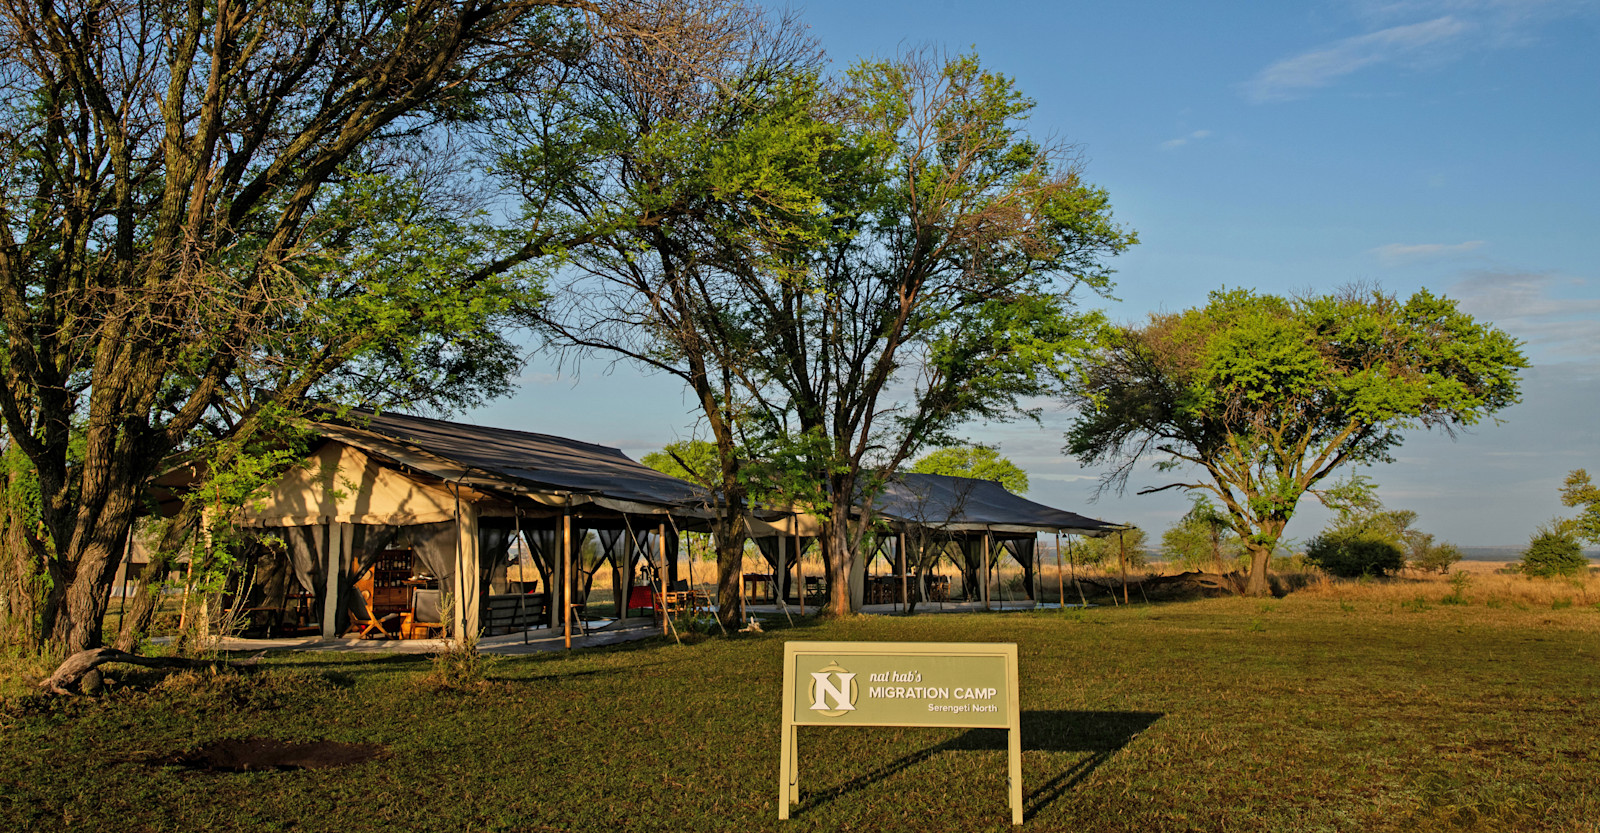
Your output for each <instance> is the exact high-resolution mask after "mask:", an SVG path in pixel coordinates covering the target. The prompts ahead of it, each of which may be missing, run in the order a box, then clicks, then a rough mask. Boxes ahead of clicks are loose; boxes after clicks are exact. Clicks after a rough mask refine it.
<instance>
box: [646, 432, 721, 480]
mask: <svg viewBox="0 0 1600 833" xmlns="http://www.w3.org/2000/svg"><path fill="white" fill-rule="evenodd" d="M639 462H641V463H643V464H645V465H647V466H649V467H650V468H653V469H655V470H656V471H659V472H661V473H662V474H668V475H671V476H673V477H676V478H679V479H681V480H687V481H689V482H690V483H700V484H703V485H706V484H714V483H716V482H718V481H719V480H720V474H721V471H722V463H721V461H720V458H719V456H718V455H717V447H716V446H715V445H714V444H712V443H708V442H706V441H705V440H678V441H677V442H672V443H667V445H666V446H664V447H663V448H662V449H661V450H660V451H652V452H650V453H649V454H646V455H644V456H643V457H640V458H639Z"/></svg>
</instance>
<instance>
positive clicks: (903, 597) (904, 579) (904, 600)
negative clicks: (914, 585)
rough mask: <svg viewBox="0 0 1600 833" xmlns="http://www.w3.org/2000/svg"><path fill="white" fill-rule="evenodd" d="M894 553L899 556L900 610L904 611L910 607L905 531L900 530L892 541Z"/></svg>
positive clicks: (909, 579) (909, 580) (909, 578)
mask: <svg viewBox="0 0 1600 833" xmlns="http://www.w3.org/2000/svg"><path fill="white" fill-rule="evenodd" d="M894 552H895V555H897V556H899V557H900V612H901V613H905V612H906V611H908V610H910V609H911V577H910V576H909V575H907V573H909V572H910V571H909V570H908V569H906V531H905V530H903V529H902V530H900V537H899V538H897V539H896V540H895V542H894Z"/></svg>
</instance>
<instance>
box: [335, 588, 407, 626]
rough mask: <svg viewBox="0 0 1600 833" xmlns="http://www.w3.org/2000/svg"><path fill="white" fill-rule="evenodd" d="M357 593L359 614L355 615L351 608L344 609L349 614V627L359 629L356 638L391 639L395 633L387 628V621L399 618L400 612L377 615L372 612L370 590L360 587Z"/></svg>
mask: <svg viewBox="0 0 1600 833" xmlns="http://www.w3.org/2000/svg"><path fill="white" fill-rule="evenodd" d="M357 594H358V596H359V598H360V599H361V610H362V613H361V615H359V616H358V615H356V612H355V611H353V610H346V611H345V612H346V613H347V614H349V615H350V626H351V628H352V629H354V628H360V629H361V633H360V634H358V635H357V638H359V639H367V638H372V639H393V638H394V637H395V636H396V634H395V633H394V632H393V631H390V630H389V623H390V622H393V621H395V620H397V619H399V618H400V617H401V615H402V614H399V613H387V614H384V615H383V616H377V615H375V614H374V613H373V612H372V593H371V591H369V590H367V589H366V588H361V589H360V590H359V591H357Z"/></svg>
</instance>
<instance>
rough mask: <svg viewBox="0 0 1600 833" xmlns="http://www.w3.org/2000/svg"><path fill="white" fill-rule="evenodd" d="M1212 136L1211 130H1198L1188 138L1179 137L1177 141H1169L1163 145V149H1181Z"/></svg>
mask: <svg viewBox="0 0 1600 833" xmlns="http://www.w3.org/2000/svg"><path fill="white" fill-rule="evenodd" d="M1210 136H1211V131H1209V130H1196V131H1194V132H1193V133H1190V134H1189V135H1187V136H1179V137H1178V138H1176V139H1168V140H1166V141H1165V142H1162V143H1161V147H1163V148H1165V149H1167V150H1172V149H1173V148H1181V147H1183V146H1184V145H1187V144H1189V143H1190V142H1198V141H1200V140H1201V139H1206V138H1209V137H1210Z"/></svg>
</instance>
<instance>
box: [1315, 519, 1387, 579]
mask: <svg viewBox="0 0 1600 833" xmlns="http://www.w3.org/2000/svg"><path fill="white" fill-rule="evenodd" d="M1306 561H1308V562H1310V563H1312V564H1315V565H1316V566H1318V567H1321V568H1322V569H1323V570H1326V571H1327V572H1329V573H1331V574H1333V575H1336V576H1339V577H1341V578H1356V577H1358V576H1382V575H1388V574H1389V573H1392V572H1394V571H1396V570H1399V569H1401V568H1403V567H1405V566H1406V556H1405V552H1404V551H1402V550H1401V549H1400V546H1399V545H1398V544H1396V543H1395V542H1394V541H1393V540H1391V539H1390V538H1389V537H1387V536H1385V535H1382V534H1380V533H1378V532H1374V531H1372V530H1354V531H1352V530H1340V529H1333V530H1328V531H1326V532H1323V533H1322V534H1321V535H1318V536H1317V537H1315V538H1312V539H1311V541H1310V542H1309V543H1307V544H1306Z"/></svg>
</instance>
